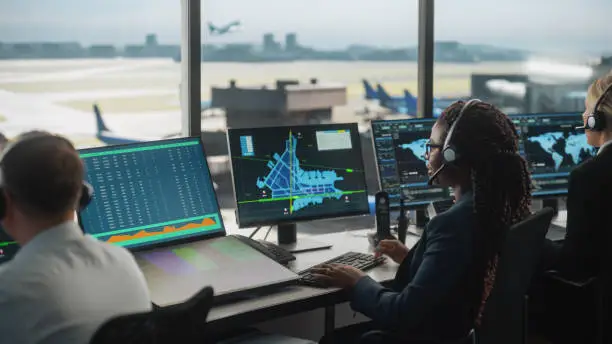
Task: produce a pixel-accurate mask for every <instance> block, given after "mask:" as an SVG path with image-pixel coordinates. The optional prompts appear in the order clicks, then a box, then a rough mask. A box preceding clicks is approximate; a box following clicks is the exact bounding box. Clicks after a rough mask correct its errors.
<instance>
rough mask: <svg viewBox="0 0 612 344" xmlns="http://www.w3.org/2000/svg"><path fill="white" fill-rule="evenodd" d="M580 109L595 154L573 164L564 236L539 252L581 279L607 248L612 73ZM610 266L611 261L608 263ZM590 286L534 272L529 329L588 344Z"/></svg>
mask: <svg viewBox="0 0 612 344" xmlns="http://www.w3.org/2000/svg"><path fill="white" fill-rule="evenodd" d="M585 108H586V110H585V111H584V114H583V116H582V117H583V122H584V123H583V124H584V127H583V128H584V129H585V131H586V140H587V143H588V144H589V145H590V146H593V147H596V148H598V151H597V154H596V156H595V157H594V158H592V159H590V160H587V161H585V162H583V163H582V164H581V165H579V166H576V167H575V168H574V169H573V170H572V172H571V173H570V176H569V182H568V184H569V186H568V194H567V204H566V206H567V224H566V235H565V238H564V240H561V241H556V242H555V241H550V240H547V241H546V243H545V246H544V252H543V254H542V268H543V270H544V271H547V270H554V271H555V272H556V274H558V275H560V276H561V277H562V278H564V279H567V280H572V281H577V282H580V281H585V280H587V279H589V278H591V277H597V276H598V275H599V274H600V272H601V270H602V269H603V268H605V266H602V262H603V261H604V260H605V259H609V258H608V257H606V252H607V251H609V250H610V248H609V245H610V243H611V241H610V238H612V237H610V236H609V235H610V234H609V233H610V230H612V221H611V220H610V217H609V215H608V214H609V211H610V195H612V178H610V172H611V171H612V72H611V73H609V74H607V75H605V76H603V77H601V78H599V79H597V80H595V81H594V82H593V83H592V84H591V85H590V87H589V88H588V91H587V97H586V99H585ZM608 268H609V266H608ZM592 292H593V290H592V289H588V290H587V289H584V290H581V289H576V288H571V287H568V286H566V285H564V284H561V283H558V282H557V281H556V280H554V279H550V278H547V274H543V275H540V276H538V278H537V279H536V281H534V283H533V287H532V291H531V295H530V304H531V307H530V309H533V310H534V311H532V312H531V314H530V318H531V319H532V326H533V331H534V332H538V333H540V334H543V335H545V336H547V337H549V338H551V339H553V340H555V343H557V342H559V343H566V342H567V343H576V342H581V343H590V342H591V339H593V338H590V337H588V336H594V334H595V328H594V327H593V326H594V324H595V323H596V321H595V318H594V316H595V313H596V309H595V305H594V304H593V300H594V299H595V296H594V295H593V293H592Z"/></svg>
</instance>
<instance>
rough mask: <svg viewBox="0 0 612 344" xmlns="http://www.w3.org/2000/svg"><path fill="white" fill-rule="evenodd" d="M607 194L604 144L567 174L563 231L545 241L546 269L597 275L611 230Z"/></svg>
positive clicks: (611, 190) (611, 155)
mask: <svg viewBox="0 0 612 344" xmlns="http://www.w3.org/2000/svg"><path fill="white" fill-rule="evenodd" d="M611 197H612V147H611V146H607V147H605V148H604V149H603V150H602V151H601V153H599V154H598V155H597V156H595V157H594V158H593V159H591V160H588V161H586V162H584V163H582V164H581V165H579V166H577V167H576V168H574V170H573V171H572V172H571V173H570V177H569V187H568V195H567V233H566V235H565V240H563V241H561V242H551V241H548V242H547V245H546V247H545V251H544V252H545V253H544V254H545V256H544V259H545V262H546V263H547V265H548V266H547V269H555V270H558V271H559V272H560V273H561V275H563V276H564V277H566V278H570V279H577V280H579V279H584V278H588V277H593V276H596V275H598V274H599V271H600V261H601V258H600V256H601V254H602V253H603V252H604V250H605V249H606V246H607V245H608V244H609V241H608V240H609V239H608V233H609V232H610V230H611V229H612V216H611V214H612V202H611V199H612V198H611ZM604 245H606V246H604ZM546 263H545V264H546Z"/></svg>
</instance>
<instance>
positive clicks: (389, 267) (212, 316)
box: [208, 230, 418, 323]
mask: <svg viewBox="0 0 612 344" xmlns="http://www.w3.org/2000/svg"><path fill="white" fill-rule="evenodd" d="M232 232H233V231H231V232H230V233H232ZM369 232H370V230H355V231H346V232H339V233H331V234H323V235H317V236H316V240H317V241H323V242H327V243H331V244H333V246H332V248H330V249H325V250H319V251H312V252H304V253H296V254H295V256H296V260H295V261H294V262H291V263H290V265H289V268H291V269H292V270H294V271H296V272H297V271H300V270H303V269H306V268H309V267H311V266H314V265H317V264H320V263H321V262H323V261H326V260H328V259H331V258H334V257H336V256H339V255H341V254H343V253H346V252H348V251H356V252H369V253H371V252H372V250H371V247H370V244H369V242H368V239H367V233H369ZM243 234H244V233H243ZM270 235H274V233H271V234H270ZM305 236H307V235H304V234H299V235H298V240H300V237H305ZM417 240H418V237H416V236H408V238H407V239H406V242H407V245H408V246H412V245H414V244H415V243H416V242H417ZM396 272H397V264H396V263H394V262H393V261H391V260H389V259H388V260H387V263H386V264H384V265H382V266H379V267H377V268H374V269H372V270H370V271H368V275H369V276H370V277H372V278H373V279H374V280H376V281H380V282H385V281H390V280H392V279H393V278H394V277H395V273H396ZM344 298H345V297H344V293H343V292H342V291H341V290H339V289H337V288H328V289H319V288H312V287H305V286H294V287H289V288H284V289H282V290H280V291H278V292H275V293H273V294H269V295H263V296H258V297H257V298H254V299H250V300H244V301H239V302H236V303H231V304H227V305H220V306H216V307H214V308H213V309H212V310H211V312H210V313H209V316H208V320H209V322H211V323H216V322H222V321H223V320H224V319H229V318H234V317H237V316H241V315H245V316H247V315H248V313H254V312H265V311H270V312H275V313H277V312H279V311H280V308H285V307H288V308H289V307H290V308H292V309H296V305H301V304H303V303H305V302H308V306H307V307H308V308H309V309H315V308H320V307H323V306H324V305H329V303H330V301H331V300H335V302H334V303H337V302H341V301H343V300H344ZM317 301H320V302H317ZM299 309H300V310H301V311H307V310H309V309H304V308H303V307H300V308H299ZM245 313H246V314H245ZM251 315H252V314H251ZM277 316H278V315H277ZM264 320H267V319H264Z"/></svg>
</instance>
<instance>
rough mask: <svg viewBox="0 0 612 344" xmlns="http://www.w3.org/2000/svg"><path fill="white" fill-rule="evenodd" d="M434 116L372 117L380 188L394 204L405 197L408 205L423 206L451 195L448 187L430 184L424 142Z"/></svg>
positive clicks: (392, 204) (394, 206)
mask: <svg viewBox="0 0 612 344" xmlns="http://www.w3.org/2000/svg"><path fill="white" fill-rule="evenodd" d="M435 122H436V120H435V119H431V118H427V119H422V118H414V119H398V120H387V121H372V140H373V141H374V152H375V156H376V166H377V168H378V180H379V183H380V188H381V190H383V191H386V192H387V193H388V194H389V199H390V204H391V207H392V208H397V207H399V205H400V200H401V199H403V200H404V204H405V205H406V207H407V208H409V209H410V208H411V209H418V210H423V209H424V208H425V207H426V206H427V205H428V204H429V203H431V202H434V201H441V200H449V199H451V196H452V194H451V190H450V189H449V188H446V187H439V186H435V185H433V186H429V185H428V184H427V182H428V181H429V176H428V174H427V159H426V158H425V145H426V143H427V142H428V141H429V136H430V133H431V128H432V127H433V125H434V123H435Z"/></svg>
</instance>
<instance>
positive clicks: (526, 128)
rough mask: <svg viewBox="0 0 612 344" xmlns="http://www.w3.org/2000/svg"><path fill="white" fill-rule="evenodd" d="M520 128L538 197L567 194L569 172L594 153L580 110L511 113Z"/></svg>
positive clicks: (523, 149) (535, 193)
mask: <svg viewBox="0 0 612 344" xmlns="http://www.w3.org/2000/svg"><path fill="white" fill-rule="evenodd" d="M511 118H512V120H513V121H514V123H515V125H516V126H517V129H518V131H519V137H520V140H519V147H520V148H519V149H520V150H521V153H522V154H523V156H524V157H525V159H526V160H527V162H528V165H529V169H530V172H531V175H532V179H533V182H534V190H533V193H532V195H533V196H534V197H538V198H554V197H559V196H565V195H566V194H567V188H568V177H569V173H570V171H571V170H572V169H573V168H574V167H575V166H576V165H578V164H580V163H582V162H583V161H584V160H586V159H588V158H591V157H593V156H595V154H596V153H597V151H596V149H595V148H593V147H591V146H589V145H588V144H587V142H586V137H585V134H584V131H583V130H580V129H576V127H577V126H580V125H582V123H583V121H582V114H580V113H554V114H545V113H541V114H526V115H517V116H512V117H511Z"/></svg>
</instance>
